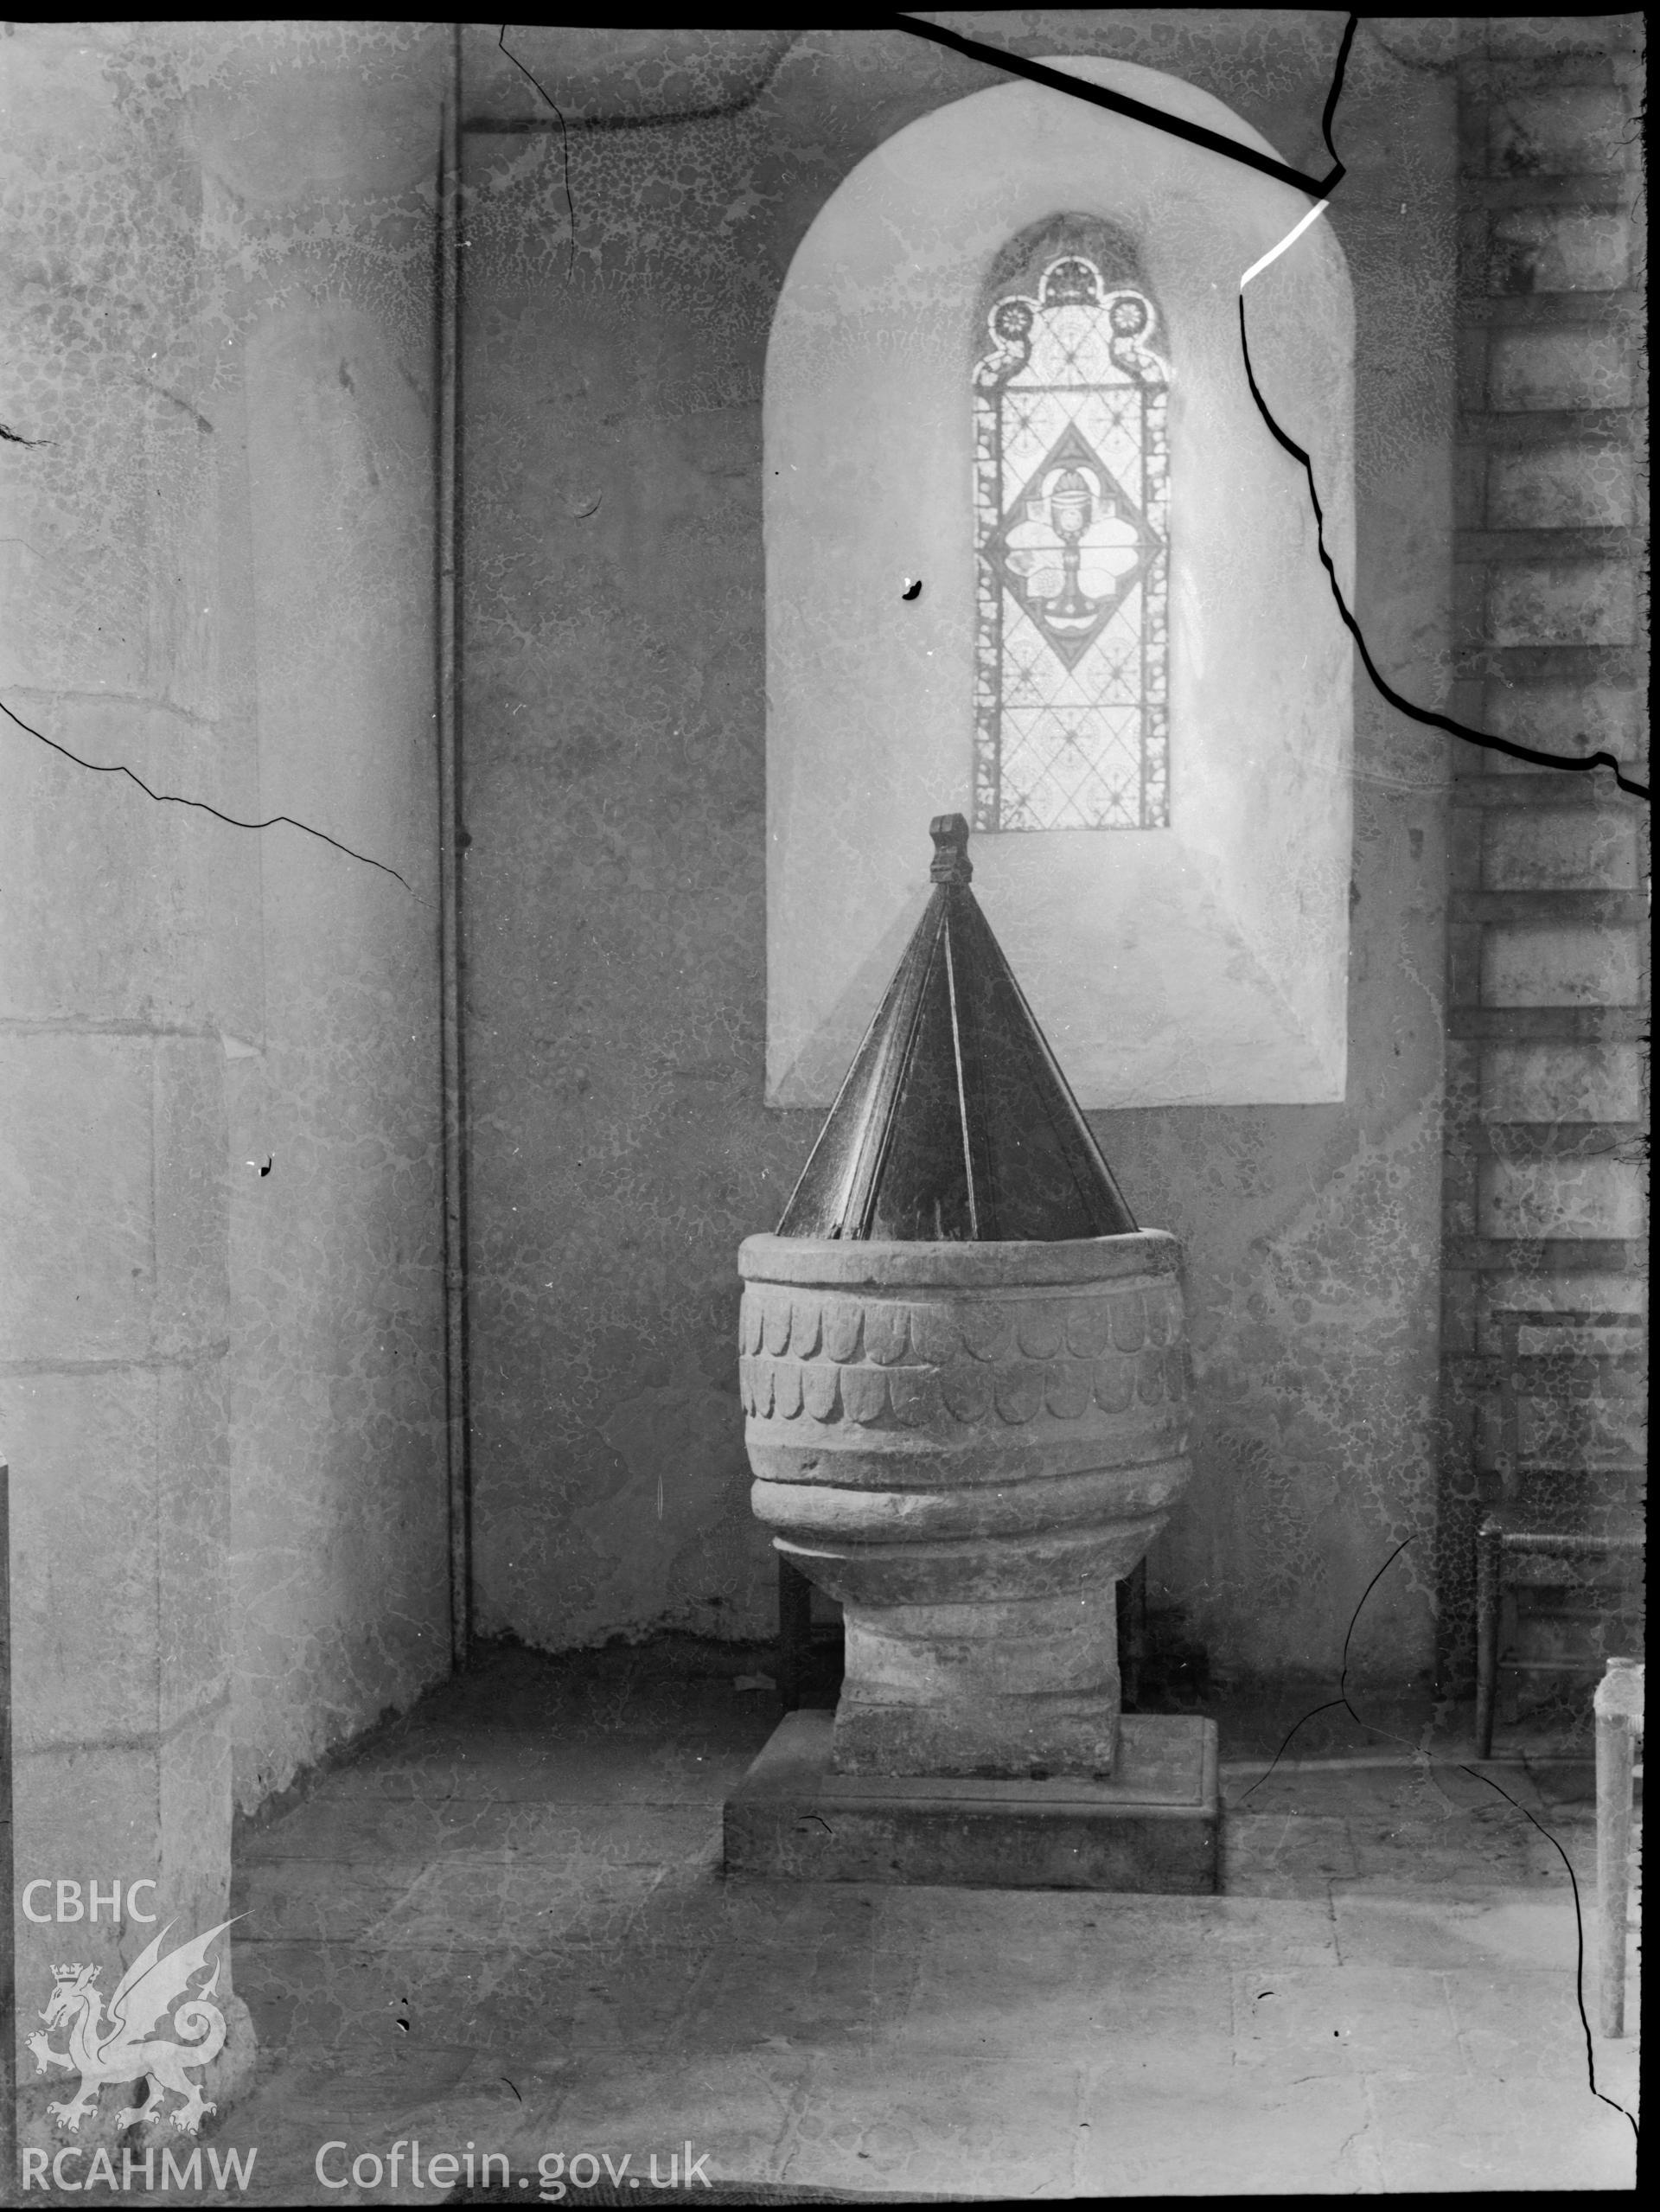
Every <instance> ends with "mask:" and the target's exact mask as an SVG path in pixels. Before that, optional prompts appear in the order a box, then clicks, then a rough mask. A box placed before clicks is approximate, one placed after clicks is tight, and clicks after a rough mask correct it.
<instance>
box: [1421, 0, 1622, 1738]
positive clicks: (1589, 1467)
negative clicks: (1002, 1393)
mask: <svg viewBox="0 0 1660 2212" xmlns="http://www.w3.org/2000/svg"><path fill="white" fill-rule="evenodd" d="M1639 39H1640V19H1639V18H1638V16H1598V17H1594V18H1593V17H1580V16H1561V17H1543V16H1528V17H1506V16H1495V17H1472V18H1470V19H1469V20H1468V22H1467V23H1466V25H1465V40H1464V47H1463V51H1462V53H1461V55H1460V59H1459V126H1460V171H1461V173H1460V188H1459V200H1460V214H1461V227H1462V243H1461V253H1460V270H1459V326H1460V330H1459V336H1460V391H1459V430H1458V438H1459V471H1458V481H1459V511H1458V515H1457V535H1456V540H1455V552H1454V558H1455V562H1456V566H1457V577H1458V591H1457V601H1458V605H1459V617H1460V631H1461V634H1460V636H1459V641H1458V644H1459V659H1458V664H1457V674H1458V681H1457V686H1456V691H1455V703H1454V709H1453V711H1454V712H1455V713H1457V714H1458V715H1459V717H1460V719H1463V720H1464V721H1465V722H1467V723H1470V724H1472V725H1473V726H1476V727H1477V728H1480V729H1487V730H1491V731H1494V732H1497V733H1498V734H1500V735H1504V736H1508V737H1511V738H1516V739H1517V740H1518V741H1520V742H1522V743H1524V744H1528V745H1535V746H1538V747H1541V748H1542V749H1546V750H1549V751H1561V752H1563V753H1566V754H1568V755H1576V754H1578V755H1582V754H1585V753H1587V752H1591V751H1595V750H1597V749H1598V748H1599V747H1606V748H1607V749H1608V750H1610V751H1614V752H1616V753H1617V754H1618V756H1619V757H1620V758H1621V759H1622V760H1623V761H1625V762H1626V763H1628V764H1629V766H1628V773H1631V774H1632V775H1634V776H1636V777H1639V778H1641V779H1643V780H1646V778H1647V768H1646V765H1645V760H1646V746H1645V738H1644V717H1643V701H1644V697H1645V690H1646V671H1647V663H1646V650H1645V625H1644V611H1645V604H1646V602H1645V597H1644V590H1645V579H1644V559H1645V554H1646V547H1647V514H1646V507H1645V503H1644V483H1645V481H1646V479H1645V474H1644V463H1645V459H1646V444H1645V430H1646V424H1645V420H1644V414H1643V411H1642V393H1643V392H1644V387H1645V376H1644V363H1643V361H1642V358H1641V353H1640V346H1641V316H1642V305H1641V303H1642V297H1643V293H1642V290H1641V287H1642V284H1643V282H1644V277H1643V266H1642V248H1643V239H1642V233H1641V228H1640V221H1639V214H1638V193H1639V189H1640V178H1639V172H1638V137H1639V130H1640V126H1639V122H1638V118H1639V115H1640V112H1641V99H1642V91H1641V64H1640V61H1639V60H1638V48H1639ZM1455 755H1456V757H1455V758H1454V761H1453V764H1452V765H1453V778H1454V780H1453V783H1452V837H1451V840H1450V856H1451V858H1450V866H1451V882H1450V885H1449V902H1448V979H1447V980H1448V989H1447V1024H1448V1064H1447V1114H1446V1177H1445V1183H1444V1192H1443V1235H1444V1253H1443V1256H1444V1262H1445V1272H1444V1278H1443V1280H1444V1309H1443V1363H1442V1378H1443V1379H1442V1389H1443V1409H1442V1410H1443V1416H1444V1440H1445V1457H1444V1461H1443V1468H1442V1488H1441V1499H1440V1575H1439V1582H1440V1589H1439V1597H1440V1672H1441V1676H1442V1679H1443V1681H1444V1683H1446V1685H1449V1686H1452V1687H1462V1686H1464V1685H1466V1684H1467V1682H1468V1679H1469V1676H1470V1672H1471V1666H1472V1640H1471V1639H1472V1610H1471V1600H1472V1587H1473V1573H1472V1550H1473V1538H1474V1534H1475V1530H1476V1527H1477V1525H1478V1522H1479V1520H1480V1519H1481V1518H1482V1517H1483V1516H1484V1514H1485V1513H1486V1512H1489V1511H1491V1510H1492V1509H1493V1508H1494V1507H1495V1506H1502V1507H1504V1508H1505V1509H1507V1510H1508V1511H1509V1512H1510V1514H1511V1515H1512V1516H1513V1517H1514V1518H1515V1520H1516V1523H1517V1524H1518V1525H1537V1526H1541V1527H1548V1528H1565V1529H1575V1530H1589V1531H1605V1530H1609V1529H1616V1528H1620V1527H1624V1526H1628V1525H1631V1524H1632V1523H1633V1522H1634V1521H1635V1519H1636V1517H1637V1516H1638V1513H1639V1512H1640V1509H1641V1493H1642V1480H1643V1477H1642V1469H1643V1464H1644V1456H1643V1455H1644V1419H1643V1416H1644V1398H1643V1396H1642V1391H1643V1378H1642V1344H1643V1331H1644V1309H1645V1300H1644V1275H1643V1269H1644V1220H1645V1186H1644V1174H1643V1167H1642V1165H1641V1160H1642V1156H1643V1131H1644V1103H1645V1097H1644V1064H1643V1057H1642V1053H1641V1049H1640V1046H1641V1040H1642V1039H1644V1037H1645V1036H1646V1034H1647V1028H1648V1019H1649V1017H1648V1001H1649V995H1650V979H1649V965H1648V954H1647V929H1646V905H1645V898H1644V891H1643V888H1642V886H1643V885H1645V884H1646V882H1647V879H1648V866H1649V862H1648V834H1649V823H1648V810H1647V809H1646V808H1645V807H1644V805H1643V804H1642V803H1641V802H1639V801H1636V800H1633V799H1631V798H1630V797H1628V796H1625V794H1623V793H1622V792H1620V791H1619V790H1618V789H1617V787H1616V785H1615V783H1614V781H1613V778H1612V776H1610V775H1608V774H1607V773H1606V771H1603V770H1597V771H1594V772H1593V773H1591V774H1570V773H1562V772H1560V771H1550V770H1540V769H1535V768H1533V767H1531V766H1529V764H1526V763H1523V762H1518V761H1515V760H1509V759H1506V758H1504V756H1503V755H1500V754H1497V753H1490V752H1483V751H1479V750H1478V748H1476V747H1475V746H1473V745H1458V746H1457V747H1456V749H1455ZM1517 1602H1519V1603H1520V1604H1521V1605H1522V1606H1523V1611H1522V1612H1521V1614H1520V1615H1519V1616H1513V1617H1512V1618H1510V1620H1508V1621H1506V1623H1505V1625H1504V1644H1505V1647H1506V1649H1507V1652H1508V1654H1509V1658H1510V1661H1511V1662H1512V1665H1511V1666H1510V1672H1508V1675H1507V1676H1506V1678H1505V1683H1506V1685H1507V1686H1508V1689H1509V1693H1510V1698H1511V1699H1512V1700H1515V1699H1516V1697H1518V1696H1522V1697H1525V1698H1527V1699H1529V1700H1531V1699H1532V1698H1533V1697H1536V1696H1537V1695H1538V1694H1540V1693H1541V1692H1542V1691H1548V1690H1549V1688H1550V1687H1551V1686H1553V1685H1565V1684H1567V1683H1568V1682H1570V1681H1572V1680H1573V1679H1574V1678H1575V1677H1576V1676H1578V1675H1580V1674H1582V1673H1587V1672H1590V1671H1593V1670H1599V1666H1600V1662H1601V1659H1602V1656H1603V1654H1604V1653H1605V1652H1606V1651H1607V1650H1611V1649H1612V1650H1618V1649H1620V1648H1621V1645H1622V1642H1623V1641H1624V1640H1625V1639H1626V1638H1628V1637H1629V1636H1630V1635H1631V1633H1633V1629H1634V1625H1635V1624H1634V1622H1633V1621H1632V1619H1631V1615H1630V1614H1629V1613H1628V1612H1626V1611H1625V1600H1624V1599H1623V1597H1622V1595H1621V1593H1620V1592H1619V1590H1618V1589H1617V1588H1615V1587H1612V1586H1610V1587H1606V1588H1604V1589H1601V1590H1598V1589H1594V1588H1592V1589H1584V1588H1581V1589H1577V1590H1574V1591H1566V1590H1553V1589H1550V1588H1549V1587H1548V1586H1547V1587H1542V1588H1540V1589H1531V1590H1524V1591H1523V1592H1521V1593H1520V1594H1519V1597H1518V1600H1517ZM1517 1685H1523V1687H1522V1688H1521V1689H1520V1690H1518V1686H1517ZM1586 1696H1587V1702H1588V1696H1589V1691H1588V1685H1587V1688H1586ZM1501 1710H1503V1708H1501Z"/></svg>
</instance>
